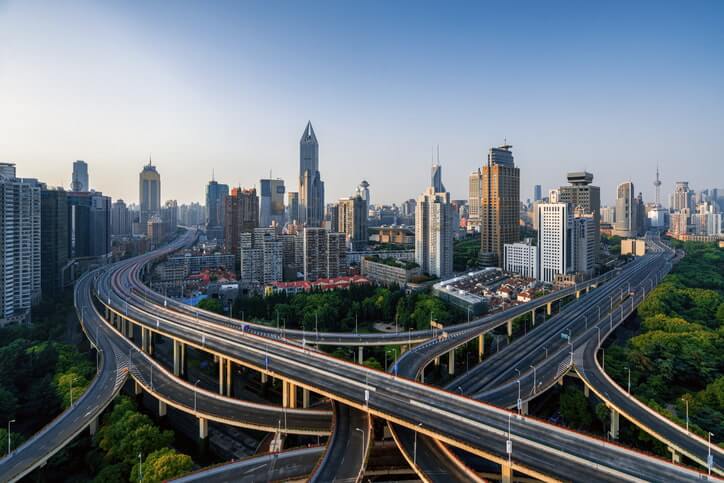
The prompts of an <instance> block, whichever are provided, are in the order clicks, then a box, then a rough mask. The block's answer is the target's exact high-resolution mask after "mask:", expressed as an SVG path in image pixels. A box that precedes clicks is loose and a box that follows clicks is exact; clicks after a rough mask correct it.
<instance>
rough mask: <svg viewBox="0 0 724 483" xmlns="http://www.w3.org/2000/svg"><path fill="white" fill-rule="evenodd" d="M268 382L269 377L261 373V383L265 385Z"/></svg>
mask: <svg viewBox="0 0 724 483" xmlns="http://www.w3.org/2000/svg"><path fill="white" fill-rule="evenodd" d="M268 381H269V376H267V375H266V372H262V373H261V383H262V384H266V383H267V382H268Z"/></svg>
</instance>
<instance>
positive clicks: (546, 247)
mask: <svg viewBox="0 0 724 483" xmlns="http://www.w3.org/2000/svg"><path fill="white" fill-rule="evenodd" d="M574 270H575V241H574V228H573V213H572V210H571V206H570V205H569V204H568V203H541V204H539V205H538V278H539V279H540V280H543V281H544V282H548V283H553V282H554V281H555V279H556V276H557V275H566V274H569V273H572V272H573V271H574Z"/></svg>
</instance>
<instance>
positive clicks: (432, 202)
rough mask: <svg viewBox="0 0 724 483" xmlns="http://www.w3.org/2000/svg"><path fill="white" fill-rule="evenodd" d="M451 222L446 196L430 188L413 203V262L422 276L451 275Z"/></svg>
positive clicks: (452, 215)
mask: <svg viewBox="0 0 724 483" xmlns="http://www.w3.org/2000/svg"><path fill="white" fill-rule="evenodd" d="M440 184H442V181H441V180H440ZM453 218H454V213H453V210H452V205H451V204H450V193H448V192H439V193H438V192H435V188H434V187H433V186H430V187H429V188H427V191H425V192H424V193H423V194H422V195H420V197H419V198H418V199H417V206H416V207H415V261H416V262H417V263H418V264H419V265H420V268H421V270H422V271H423V273H428V274H430V275H434V276H437V277H440V278H445V277H448V276H450V275H452V270H453Z"/></svg>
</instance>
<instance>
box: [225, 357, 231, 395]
mask: <svg viewBox="0 0 724 483" xmlns="http://www.w3.org/2000/svg"><path fill="white" fill-rule="evenodd" d="M232 365H233V362H231V360H230V359H226V396H227V397H231V386H232V384H231V369H232V367H231V366H232Z"/></svg>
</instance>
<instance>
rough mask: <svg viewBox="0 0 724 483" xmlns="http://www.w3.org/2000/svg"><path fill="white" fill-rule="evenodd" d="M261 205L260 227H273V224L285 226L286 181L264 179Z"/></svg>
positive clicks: (261, 183) (261, 182)
mask: <svg viewBox="0 0 724 483" xmlns="http://www.w3.org/2000/svg"><path fill="white" fill-rule="evenodd" d="M259 183H260V186H261V198H260V200H261V205H260V207H259V225H260V226H262V227H267V226H271V225H272V222H274V223H275V224H277V225H279V226H282V225H284V180H282V179H278V178H277V179H262V180H261V181H260V182H259Z"/></svg>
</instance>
